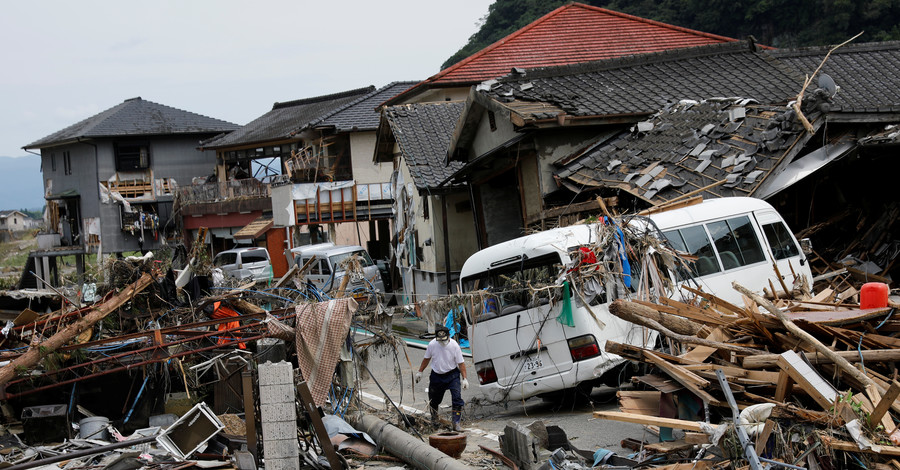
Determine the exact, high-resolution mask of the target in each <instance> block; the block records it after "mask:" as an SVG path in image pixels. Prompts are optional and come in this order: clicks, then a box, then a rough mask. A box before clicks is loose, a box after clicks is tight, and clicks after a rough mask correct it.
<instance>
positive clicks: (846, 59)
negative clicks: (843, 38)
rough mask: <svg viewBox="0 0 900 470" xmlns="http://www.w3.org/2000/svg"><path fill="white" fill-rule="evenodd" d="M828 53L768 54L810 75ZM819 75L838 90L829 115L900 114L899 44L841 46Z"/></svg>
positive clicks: (823, 50)
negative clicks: (830, 80)
mask: <svg viewBox="0 0 900 470" xmlns="http://www.w3.org/2000/svg"><path fill="white" fill-rule="evenodd" d="M829 49H830V48H829V47H807V48H800V49H779V50H773V51H769V52H768V54H771V55H772V56H773V57H777V58H778V59H779V60H782V61H784V62H786V63H788V64H790V65H791V66H792V67H794V68H796V69H797V70H799V71H800V72H802V73H805V74H811V73H813V72H814V71H815V70H816V67H818V66H819V64H820V63H821V62H822V59H824V58H825V55H826V54H828V50H829ZM822 72H824V73H826V74H828V75H829V76H830V77H831V78H832V79H834V82H835V84H837V85H838V86H840V87H841V88H840V91H838V93H837V95H835V97H834V103H833V105H832V109H831V112H832V113H885V112H890V113H897V112H900V41H887V42H873V43H861V44H848V45H845V46H842V47H840V48H839V49H837V50H835V51H834V52H832V53H831V55H830V56H829V57H828V61H827V62H825V65H824V66H823V67H822ZM813 83H815V82H813ZM894 120H896V118H895V119H894Z"/></svg>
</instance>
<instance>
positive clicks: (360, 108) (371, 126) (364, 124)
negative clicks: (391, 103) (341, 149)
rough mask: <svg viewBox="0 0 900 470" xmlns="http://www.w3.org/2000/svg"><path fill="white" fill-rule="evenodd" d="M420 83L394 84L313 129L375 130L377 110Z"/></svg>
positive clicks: (366, 97) (348, 105)
mask: <svg viewBox="0 0 900 470" xmlns="http://www.w3.org/2000/svg"><path fill="white" fill-rule="evenodd" d="M416 83H418V82H411V81H408V82H393V83H390V84H388V85H385V86H383V87H381V88H379V89H378V90H374V91H372V92H371V93H369V94H367V95H365V96H362V97H359V98H357V99H356V100H355V101H353V102H351V103H348V104H346V105H344V106H343V107H342V108H340V109H336V110H335V111H334V112H332V113H331V114H328V115H327V116H324V117H323V118H322V119H320V120H319V121H317V122H316V123H314V124H313V125H312V126H311V127H319V126H330V127H334V129H335V131H336V132H350V131H363V130H375V129H377V128H378V121H379V119H380V115H379V113H378V111H376V110H375V108H377V107H378V105H379V104H381V103H384V102H385V101H387V100H388V99H390V98H392V97H393V96H394V95H397V94H398V93H400V92H401V91H403V90H406V89H407V88H409V87H411V86H413V85H415V84H416Z"/></svg>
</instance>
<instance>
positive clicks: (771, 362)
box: [741, 349, 900, 369]
mask: <svg viewBox="0 0 900 470" xmlns="http://www.w3.org/2000/svg"><path fill="white" fill-rule="evenodd" d="M834 353H835V354H837V355H838V356H841V357H842V358H844V359H845V360H846V361H847V362H860V360H862V361H864V362H866V363H871V362H894V361H900V349H870V350H865V349H863V350H862V351H834ZM860 354H862V359H860ZM779 356H780V354H760V355H756V356H747V357H745V358H744V360H743V362H742V363H741V365H742V366H743V367H744V368H745V369H768V368H771V367H774V366H776V365H777V363H778V357H779ZM806 358H807V359H808V360H809V362H810V363H811V364H831V363H832V362H833V361H832V360H831V357H830V356H825V355H824V354H819V353H808V354H807V355H806Z"/></svg>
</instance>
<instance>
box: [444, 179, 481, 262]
mask: <svg viewBox="0 0 900 470" xmlns="http://www.w3.org/2000/svg"><path fill="white" fill-rule="evenodd" d="M446 197H447V227H448V229H447V231H448V235H449V238H450V270H451V271H459V270H460V269H462V265H463V263H465V262H466V260H467V259H468V258H469V256H471V255H472V254H473V253H475V252H476V251H478V240H477V239H476V237H475V219H474V215H473V212H472V205H471V204H470V203H469V193H468V192H467V191H461V192H459V193H454V194H448V195H447V196H446ZM433 199H434V200H435V201H436V202H435V205H436V206H438V207H437V208H436V209H435V211H434V227H435V231H436V233H435V244H434V245H435V246H434V248H435V251H436V253H435V257H436V258H437V260H438V269H439V270H440V271H441V272H444V271H445V270H446V268H445V267H444V228H443V226H442V225H441V223H442V215H441V213H442V212H443V201H442V200H441V199H440V198H439V197H436V198H433Z"/></svg>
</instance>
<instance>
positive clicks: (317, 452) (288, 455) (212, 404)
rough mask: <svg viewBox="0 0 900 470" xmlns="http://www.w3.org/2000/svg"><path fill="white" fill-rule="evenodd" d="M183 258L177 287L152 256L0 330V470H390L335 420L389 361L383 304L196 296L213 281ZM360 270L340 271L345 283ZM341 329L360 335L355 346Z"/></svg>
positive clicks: (210, 289)
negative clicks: (372, 368)
mask: <svg viewBox="0 0 900 470" xmlns="http://www.w3.org/2000/svg"><path fill="white" fill-rule="evenodd" d="M188 258H194V259H193V260H192V261H191V263H190V264H189V266H190V268H188V269H185V270H184V271H182V274H180V275H176V272H175V271H174V270H173V269H171V266H170V261H169V260H155V259H154V258H153V255H152V254H147V255H146V256H143V257H129V258H126V259H115V260H109V261H107V263H106V264H105V266H104V267H105V270H104V271H105V279H106V281H107V282H106V283H99V284H96V285H92V286H91V289H90V290H91V292H90V295H88V293H87V292H84V293H79V295H77V296H75V295H71V294H69V295H64V294H63V293H59V294H58V295H59V296H61V297H62V298H61V302H60V307H59V308H58V309H57V310H54V311H49V312H46V313H39V312H35V311H32V310H29V309H26V310H25V311H23V312H22V314H21V315H19V316H18V318H16V319H15V320H12V321H9V322H8V324H7V325H6V328H5V329H4V330H3V336H2V337H0V341H2V345H3V348H2V352H0V361H2V363H0V386H2V400H3V402H2V407H0V410H2V423H0V439H2V445H3V447H4V452H0V465H3V466H9V467H10V468H13V469H16V470H18V469H26V468H32V467H38V466H44V465H49V464H53V463H55V462H61V461H68V462H69V463H68V466H69V467H78V466H80V467H88V466H90V467H94V466H97V465H100V466H102V467H104V468H105V467H111V468H126V467H127V468H138V467H146V468H159V469H181V468H186V467H188V466H197V465H199V466H204V467H218V466H225V467H231V468H240V469H246V470H249V469H256V468H259V467H261V466H264V465H266V464H268V465H270V466H272V468H299V467H300V466H302V467H304V468H346V467H347V466H348V459H349V460H353V459H362V460H363V461H369V460H372V459H375V460H378V459H386V460H391V461H396V458H395V457H390V456H384V455H379V454H378V452H377V450H376V446H375V441H373V440H372V439H371V438H370V437H369V436H368V435H365V434H364V433H362V432H359V431H356V430H354V429H353V428H352V427H351V426H350V425H349V424H347V422H346V421H344V417H347V418H348V419H349V418H350V417H351V415H359V414H360V413H361V402H360V400H359V394H358V393H357V392H358V390H359V385H358V384H359V381H360V377H361V376H362V374H361V373H360V372H359V371H360V370H361V369H364V368H367V366H366V364H365V362H366V359H367V357H368V354H369V352H371V351H376V350H378V351H381V353H382V354H383V353H384V351H388V350H389V351H391V352H392V353H393V355H394V357H395V359H396V358H397V357H400V356H398V354H397V353H398V351H397V349H396V348H397V347H398V344H400V342H399V341H397V340H396V339H394V338H393V336H392V335H391V332H390V319H389V315H388V312H387V310H386V309H385V307H384V305H383V302H384V300H383V294H382V293H380V292H376V291H374V290H372V291H366V292H361V291H359V289H356V290H354V291H353V292H350V291H349V289H347V290H348V292H346V293H345V292H344V290H345V287H346V282H345V283H344V285H341V286H340V287H339V288H336V289H334V290H333V291H331V292H329V293H325V292H321V291H319V290H318V289H316V288H315V286H313V285H311V284H309V283H304V282H302V281H301V279H302V278H303V276H302V275H303V271H304V268H305V267H297V268H295V269H294V270H292V272H291V273H290V275H289V276H285V277H283V278H282V279H281V280H280V281H278V282H277V283H275V284H274V285H271V286H265V285H261V284H260V283H258V282H252V281H251V282H243V283H241V282H237V281H234V280H228V279H217V280H216V281H215V282H210V278H209V277H207V276H200V275H197V273H210V274H215V268H214V267H211V266H208V265H206V264H205V263H206V262H205V261H203V260H201V261H197V260H198V259H199V258H195V257H188ZM360 266H361V265H360V263H359V262H358V261H356V260H354V259H353V258H352V257H351V258H349V259H348V260H347V263H346V268H347V270H348V272H349V273H350V274H351V275H356V274H358V273H356V271H355V270H359V269H361V267H360ZM350 277H351V276H350V275H348V276H345V280H346V279H349V278H350ZM85 291H87V289H85ZM352 329H362V330H365V331H367V332H368V336H366V337H365V339H364V340H361V341H358V342H356V343H354V341H353V338H354V335H352V334H351V332H352ZM402 354H403V353H402V352H401V353H400V355H402ZM398 373H399V371H398ZM380 379H381V378H380ZM382 380H383V379H382ZM400 432H402V431H400ZM423 445H426V444H424V443H423ZM426 446H427V445H426ZM345 455H346V457H345ZM69 467H67V468H69Z"/></svg>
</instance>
